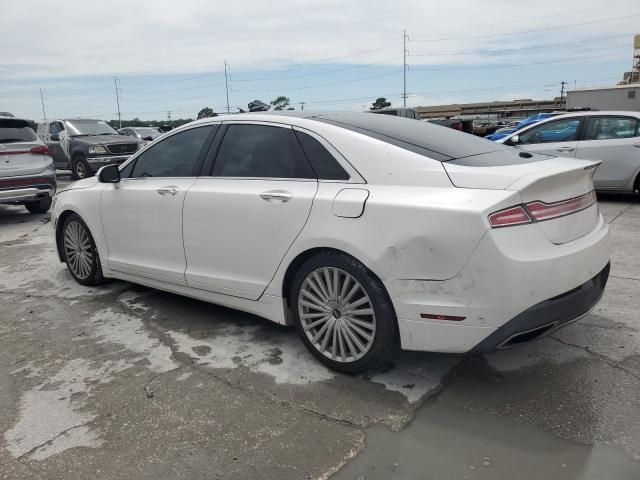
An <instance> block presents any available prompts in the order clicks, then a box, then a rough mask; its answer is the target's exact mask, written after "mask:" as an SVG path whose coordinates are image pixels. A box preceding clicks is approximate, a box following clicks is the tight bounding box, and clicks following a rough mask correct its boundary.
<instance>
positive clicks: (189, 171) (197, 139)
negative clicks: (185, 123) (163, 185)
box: [123, 125, 217, 178]
mask: <svg viewBox="0 0 640 480" xmlns="http://www.w3.org/2000/svg"><path fill="white" fill-rule="evenodd" d="M214 128H217V126H213V125H207V126H205V127H198V128H191V129H189V130H185V131H183V132H180V133H176V134H175V135H172V136H170V137H168V138H167V139H165V140H163V141H161V142H159V143H157V144H155V145H153V146H151V147H150V148H149V149H148V150H146V151H145V152H144V153H142V154H140V156H139V157H138V158H137V159H136V160H135V164H134V165H133V170H132V171H131V178H140V177H190V176H192V175H194V172H193V170H194V168H195V165H196V163H197V161H198V158H199V157H200V153H201V151H202V149H203V147H204V146H205V143H207V138H208V137H209V135H210V134H211V132H212V130H213V129H214ZM125 170H128V165H127V167H126V168H125V169H123V172H124V171H125Z"/></svg>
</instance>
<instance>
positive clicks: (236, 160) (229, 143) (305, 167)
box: [213, 125, 316, 178]
mask: <svg viewBox="0 0 640 480" xmlns="http://www.w3.org/2000/svg"><path fill="white" fill-rule="evenodd" d="M296 142H297V141H296V137H295V135H294V133H293V130H292V129H290V128H281V127H268V126H264V125H230V126H229V128H228V129H227V132H226V133H225V136H224V139H223V140H222V144H221V145H220V150H219V151H218V156H217V157H216V161H215V164H214V166H213V175H214V176H216V177H259V178H316V177H315V174H314V173H313V170H311V167H310V166H309V163H308V162H307V161H306V159H304V158H303V156H302V155H301V154H300V153H301V152H299V148H300V147H299V146H298V145H297V144H296Z"/></svg>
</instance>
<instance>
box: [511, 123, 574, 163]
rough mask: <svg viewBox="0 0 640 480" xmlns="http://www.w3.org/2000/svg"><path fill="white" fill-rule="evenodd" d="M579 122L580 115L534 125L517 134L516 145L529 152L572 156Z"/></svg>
mask: <svg viewBox="0 0 640 480" xmlns="http://www.w3.org/2000/svg"><path fill="white" fill-rule="evenodd" d="M580 123H581V119H580V117H569V118H562V119H558V120H551V121H548V122H544V123H541V124H538V125H535V126H533V127H531V128H530V129H528V130H525V131H524V132H522V133H520V134H519V135H518V137H519V141H518V143H517V144H516V146H517V147H519V148H522V149H524V150H527V151H530V152H535V153H545V154H547V155H556V156H559V157H572V158H573V157H575V156H576V149H577V147H578V133H579V131H580Z"/></svg>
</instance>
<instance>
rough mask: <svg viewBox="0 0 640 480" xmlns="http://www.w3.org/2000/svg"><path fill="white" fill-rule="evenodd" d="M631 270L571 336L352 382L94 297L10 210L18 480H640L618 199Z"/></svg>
mask: <svg viewBox="0 0 640 480" xmlns="http://www.w3.org/2000/svg"><path fill="white" fill-rule="evenodd" d="M601 209H602V211H603V213H604V214H605V216H606V218H607V220H608V221H609V222H610V224H611V234H612V247H613V252H612V275H611V278H610V280H609V284H608V287H607V291H606V293H605V296H604V298H603V300H602V302H601V303H600V304H599V305H598V307H596V309H595V310H594V311H593V312H592V313H591V314H590V315H588V316H587V317H585V318H584V319H582V320H581V321H579V322H577V323H575V324H574V325H571V326H569V327H567V328H565V329H563V330H560V331H558V332H556V333H555V334H554V335H552V336H551V337H548V338H545V339H543V340H540V341H538V342H535V343H533V344H530V345H528V346H525V347H521V348H518V349H512V350H509V351H501V352H496V353H492V354H489V355H485V356H482V357H475V358H463V357H460V356H452V355H434V354H422V353H403V354H400V355H399V356H398V358H397V361H396V362H394V364H390V365H387V366H386V367H385V368H383V369H380V370H378V371H374V372H370V373H368V374H367V375H361V376H357V377H350V376H344V375H340V374H336V373H333V372H331V371H329V370H327V369H325V368H324V367H322V366H321V365H319V364H318V363H317V362H316V361H314V360H313V358H312V357H311V356H310V355H309V354H308V353H307V352H306V350H305V349H304V347H303V346H302V344H301V342H300V341H299V340H298V338H297V336H296V334H295V332H294V331H293V330H292V329H288V328H283V327H280V326H277V325H274V324H271V323H269V322H267V321H265V320H262V319H260V318H258V317H254V316H251V315H247V314H244V313H241V312H237V311H234V310H229V309H225V308H221V307H217V306H215V305H210V304H206V303H203V302H198V301H195V300H190V299H186V298H182V297H179V296H176V295H172V294H167V293H163V292H159V291H154V290H151V289H147V288H144V287H140V286H135V285H131V284H128V283H124V282H115V281H114V282H111V283H109V284H107V285H105V286H101V287H96V288H87V287H82V286H80V285H78V284H76V283H75V282H74V281H73V280H72V279H71V277H70V275H69V274H68V273H67V271H66V269H65V266H64V265H63V264H61V263H60V262H59V261H58V260H57V258H56V255H55V251H54V250H55V247H54V244H53V240H52V235H51V226H50V224H49V223H48V216H47V215H31V214H28V213H27V212H26V210H25V209H24V208H22V207H7V206H0V298H1V299H2V304H1V309H0V339H2V343H1V344H0V346H1V348H0V432H1V433H2V437H0V444H1V448H0V478H16V479H17V478H19V479H31V478H33V479H41V478H47V479H55V478H60V479H86V478H95V479H116V478H117V479H121V478H141V479H144V478H149V479H160V478H167V479H169V478H181V479H182V478H183V479H192V478H194V479H216V478H220V479H223V478H224V479H227V478H228V479H231V478H233V479H255V478H260V479H271V478H273V479H289V478H291V479H298V478H300V479H307V478H309V479H315V478H329V477H331V476H333V475H335V478H340V479H377V478H380V479H390V478H403V479H404V478H406V479H409V478H411V479H419V478H425V479H427V478H461V479H463V478H468V479H474V478H492V479H495V478H504V479H507V478H509V479H510V478H514V477H515V476H516V474H517V475H518V477H521V478H541V477H544V478H547V479H552V478H563V479H566V478H594V479H595V478H609V479H619V478H620V479H622V478H625V479H626V478H629V479H631V478H633V479H638V478H640V463H639V462H640V323H639V321H638V309H639V307H640V301H639V300H638V299H640V255H638V251H640V249H639V248H638V247H639V246H640V201H638V200H636V199H634V198H632V197H615V196H607V197H601Z"/></svg>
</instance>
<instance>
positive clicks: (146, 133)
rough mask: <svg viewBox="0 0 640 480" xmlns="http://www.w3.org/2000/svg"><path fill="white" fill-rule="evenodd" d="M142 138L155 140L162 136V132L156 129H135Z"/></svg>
mask: <svg viewBox="0 0 640 480" xmlns="http://www.w3.org/2000/svg"><path fill="white" fill-rule="evenodd" d="M134 130H135V131H136V133H137V134H138V135H140V137H141V138H146V137H151V138H153V139H155V138H158V137H159V136H160V132H159V131H158V130H157V129H155V128H138V127H136V128H135V129H134Z"/></svg>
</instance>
